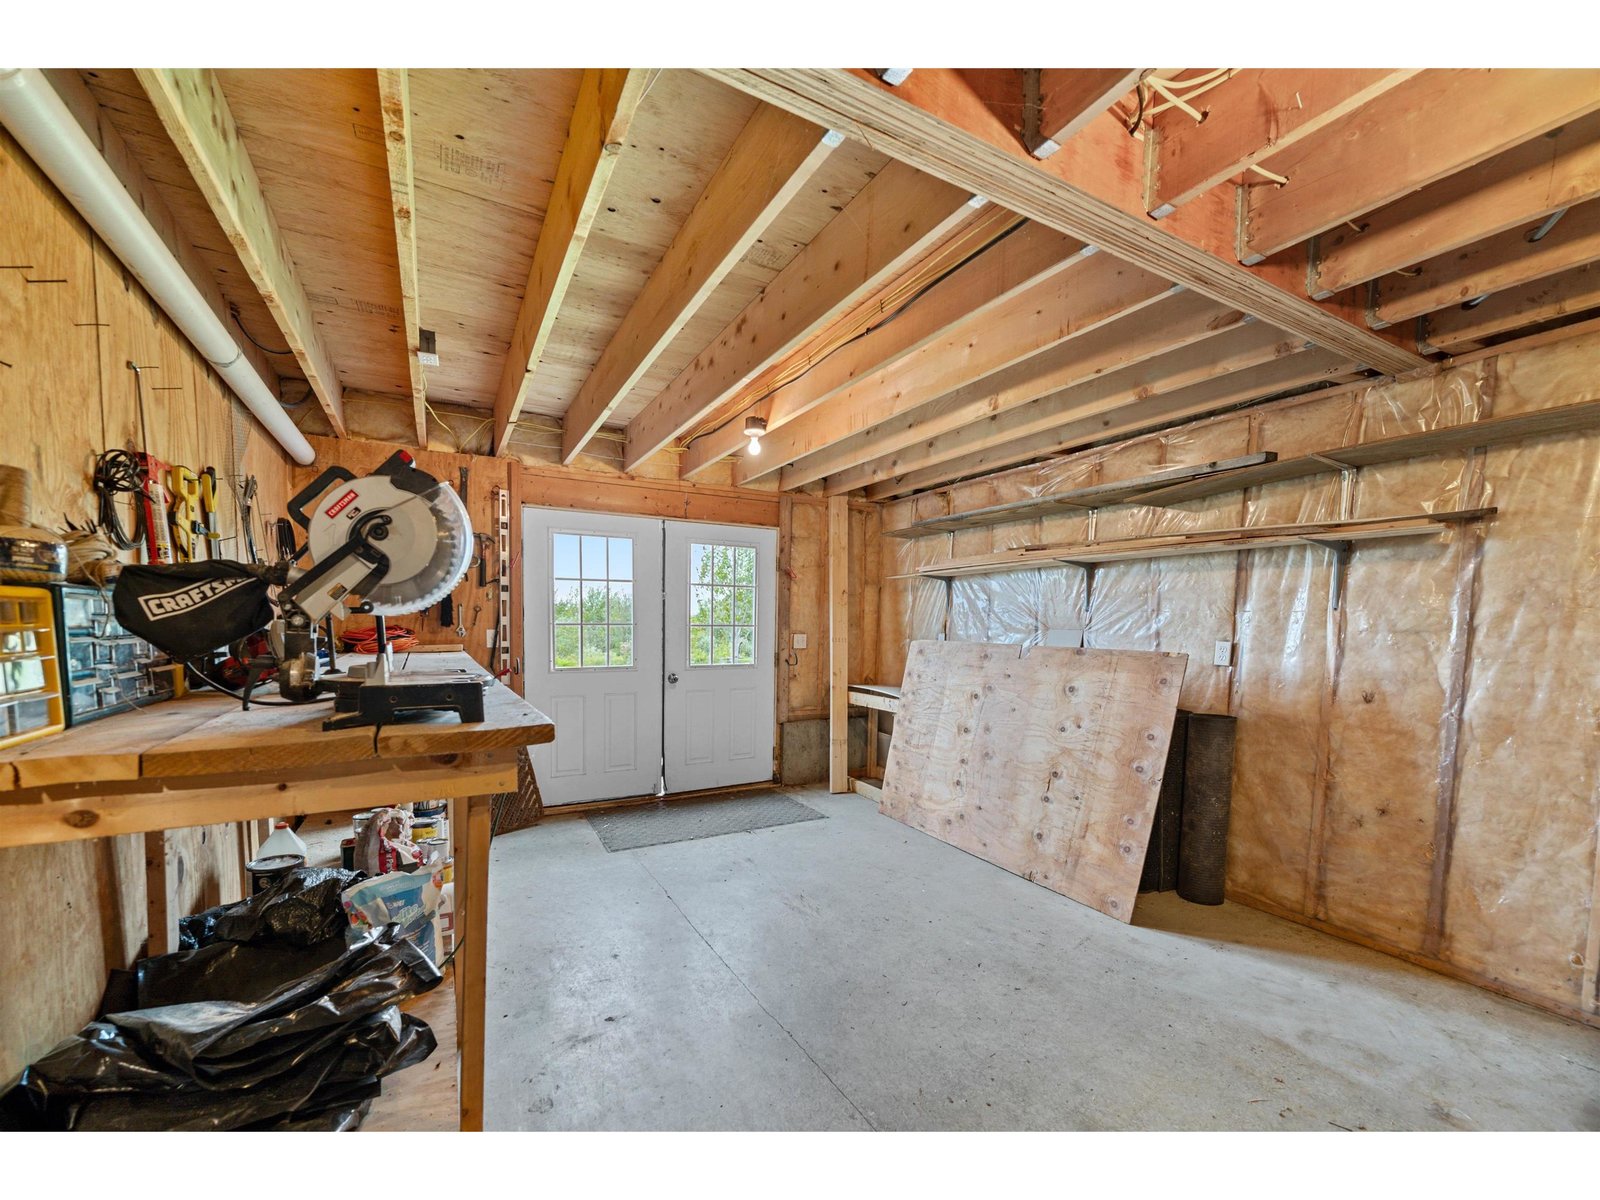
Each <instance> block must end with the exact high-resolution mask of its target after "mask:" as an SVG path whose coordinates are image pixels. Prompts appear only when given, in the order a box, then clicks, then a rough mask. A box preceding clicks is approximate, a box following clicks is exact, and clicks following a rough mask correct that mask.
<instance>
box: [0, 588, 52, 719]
mask: <svg viewBox="0 0 1600 1200" xmlns="http://www.w3.org/2000/svg"><path fill="white" fill-rule="evenodd" d="M54 617H55V614H54V612H53V611H52V605H51V602H50V593H49V592H48V591H46V590H45V589H44V588H31V587H10V586H0V747H4V746H13V745H16V744H17V743H18V742H26V741H30V740H32V739H33V738H36V737H43V736H44V735H45V734H47V733H59V732H60V731H61V730H62V729H63V728H65V727H66V723H67V721H66V706H65V704H64V703H63V701H62V696H61V683H60V680H61V671H60V666H61V662H60V658H59V656H58V654H57V653H56V635H55V620H54Z"/></svg>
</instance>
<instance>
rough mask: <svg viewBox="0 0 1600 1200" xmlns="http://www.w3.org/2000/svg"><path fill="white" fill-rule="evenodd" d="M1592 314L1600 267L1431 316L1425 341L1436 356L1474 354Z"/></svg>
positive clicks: (1597, 303)
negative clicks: (1542, 326) (1522, 332)
mask: <svg viewBox="0 0 1600 1200" xmlns="http://www.w3.org/2000/svg"><path fill="white" fill-rule="evenodd" d="M1591 308H1600V263H1589V264H1587V265H1585V266H1582V267H1578V268H1576V269H1575V270H1571V271H1567V272H1565V273H1563V274H1561V275H1553V276H1551V277H1550V278H1549V279H1540V280H1537V281H1536V282H1534V283H1527V284H1523V285H1522V286H1521V287H1515V288H1511V289H1509V290H1507V291H1504V292H1496V293H1495V294H1494V295H1492V296H1490V297H1488V298H1487V299H1485V300H1484V301H1483V302H1482V303H1481V304H1477V305H1474V306H1472V307H1471V308H1468V307H1466V306H1465V305H1457V306H1455V307H1453V308H1445V309H1440V310H1439V311H1438V312H1435V313H1430V314H1429V315H1428V316H1427V317H1425V318H1423V332H1422V337H1421V339H1420V340H1421V341H1422V342H1424V343H1425V344H1426V345H1427V346H1428V347H1429V348H1430V349H1434V350H1446V351H1452V352H1454V351H1461V350H1471V349H1473V348H1475V347H1476V346H1477V345H1479V344H1481V343H1482V341H1483V340H1484V339H1485V338H1491V337H1495V336H1497V335H1499V334H1502V333H1507V332H1510V331H1511V330H1515V329H1521V328H1522V327H1524V326H1526V325H1537V324H1539V323H1540V322H1543V321H1553V320H1555V319H1557V318H1558V317H1565V316H1569V315H1571V314H1574V313H1581V312H1585V311H1587V310H1589V309H1591Z"/></svg>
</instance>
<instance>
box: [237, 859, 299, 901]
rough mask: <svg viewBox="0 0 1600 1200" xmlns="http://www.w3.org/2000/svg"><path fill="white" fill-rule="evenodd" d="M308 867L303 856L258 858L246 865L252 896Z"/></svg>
mask: <svg viewBox="0 0 1600 1200" xmlns="http://www.w3.org/2000/svg"><path fill="white" fill-rule="evenodd" d="M305 865H306V860H305V856H304V855H303V854H274V855H273V856H272V857H271V858H257V859H252V860H251V861H250V862H247V863H245V865H244V869H245V870H246V871H249V872H250V894H251V895H252V896H254V895H255V894H256V893H258V892H262V891H265V890H266V889H267V888H269V887H271V886H272V885H273V884H275V883H277V882H278V880H280V879H282V878H284V877H285V876H286V875H288V874H289V873H290V872H291V871H296V870H298V869H299V868H301V867H303V866H305Z"/></svg>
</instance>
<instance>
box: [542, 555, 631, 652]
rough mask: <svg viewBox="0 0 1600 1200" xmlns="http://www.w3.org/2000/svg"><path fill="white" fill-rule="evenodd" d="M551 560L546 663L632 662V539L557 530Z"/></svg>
mask: <svg viewBox="0 0 1600 1200" xmlns="http://www.w3.org/2000/svg"><path fill="white" fill-rule="evenodd" d="M551 565H552V566H553V567H554V571H553V577H552V582H551V605H550V621H551V625H550V662H551V665H552V666H554V667H557V668H563V669H582V668H584V667H631V666H633V539H632V538H625V537H604V536H601V535H597V534H581V535H580V534H575V533H558V534H555V535H554V538H553V540H552V543H551Z"/></svg>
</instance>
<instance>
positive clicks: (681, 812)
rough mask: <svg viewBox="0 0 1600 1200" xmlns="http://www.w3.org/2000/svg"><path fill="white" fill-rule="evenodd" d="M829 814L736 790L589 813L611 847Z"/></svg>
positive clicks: (818, 818) (682, 839)
mask: <svg viewBox="0 0 1600 1200" xmlns="http://www.w3.org/2000/svg"><path fill="white" fill-rule="evenodd" d="M824 820H827V816H826V814H824V813H819V812H818V811H817V810H816V809H814V808H808V807H807V806H806V805H804V804H801V803H800V801H798V800H796V799H794V798H793V797H792V796H785V795H783V794H782V793H781V792H762V793H759V794H757V795H753V796H752V795H741V794H732V795H728V796H712V797H709V798H707V799H704V800H685V801H679V802H676V803H671V804H653V805H650V806H649V807H647V808H619V809H615V810H613V811H611V812H597V813H590V814H589V825H590V827H591V828H592V829H593V830H594V831H595V834H596V836H598V837H599V839H600V844H601V845H603V846H604V847H605V848H606V849H607V850H612V851H615V850H638V849H639V848H641V847H643V846H664V845H666V844H667V843H669V842H691V841H694V840H696V839H697V838H710V837H721V836H722V835H723V834H725V833H749V832H750V831H751V830H753V829H770V828H772V827H773V826H775V825H793V824H796V823H797V822H800V821H824Z"/></svg>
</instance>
